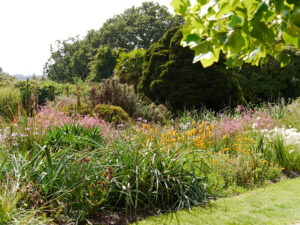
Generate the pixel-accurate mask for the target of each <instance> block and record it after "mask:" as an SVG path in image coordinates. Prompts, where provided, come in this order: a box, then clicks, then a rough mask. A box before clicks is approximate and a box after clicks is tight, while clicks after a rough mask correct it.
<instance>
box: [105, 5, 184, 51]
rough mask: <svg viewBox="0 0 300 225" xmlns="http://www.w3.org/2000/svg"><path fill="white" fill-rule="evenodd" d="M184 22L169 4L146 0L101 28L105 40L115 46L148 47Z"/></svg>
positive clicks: (109, 44)
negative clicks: (169, 7)
mask: <svg viewBox="0 0 300 225" xmlns="http://www.w3.org/2000/svg"><path fill="white" fill-rule="evenodd" d="M182 22H183V20H182V19H181V18H180V17H177V16H176V17H174V16H173V15H172V14H170V13H169V12H168V10H167V8H166V7H165V6H160V5H159V4H158V3H153V2H144V3H143V4H142V6H140V7H132V8H130V9H127V10H125V11H124V12H123V13H122V14H119V15H116V16H115V17H113V18H111V19H109V20H107V21H106V22H105V23H104V24H103V26H102V28H101V29H100V34H101V43H102V44H103V45H107V46H110V47H112V48H125V49H127V50H133V49H135V48H144V49H148V48H149V46H150V45H151V44H153V43H155V42H157V41H158V39H159V38H160V37H161V36H162V35H163V34H164V33H165V32H166V31H167V30H168V29H169V28H171V27H174V26H178V25H180V24H181V23H182Z"/></svg>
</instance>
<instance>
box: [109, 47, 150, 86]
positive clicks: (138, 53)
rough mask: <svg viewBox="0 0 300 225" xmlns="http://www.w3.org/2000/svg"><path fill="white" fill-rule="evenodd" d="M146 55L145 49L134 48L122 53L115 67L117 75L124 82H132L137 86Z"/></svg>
mask: <svg viewBox="0 0 300 225" xmlns="http://www.w3.org/2000/svg"><path fill="white" fill-rule="evenodd" d="M144 55H145V50H144V49H134V50H132V51H131V52H128V53H126V52H122V53H121V54H120V56H119V58H118V59H117V65H116V67H115V75H117V76H118V77H119V78H120V81H121V82H122V83H127V84H132V85H134V87H135V88H136V86H137V84H138V82H139V80H140V78H141V76H142V69H143V62H144Z"/></svg>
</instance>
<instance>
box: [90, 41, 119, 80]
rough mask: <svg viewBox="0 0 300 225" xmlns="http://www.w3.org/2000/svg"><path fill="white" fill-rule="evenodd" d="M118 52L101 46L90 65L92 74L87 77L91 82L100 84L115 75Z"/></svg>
mask: <svg viewBox="0 0 300 225" xmlns="http://www.w3.org/2000/svg"><path fill="white" fill-rule="evenodd" d="M117 57H118V51H117V50H114V49H111V48H109V47H107V46H105V47H104V46H100V47H99V49H98V50H97V54H96V55H95V56H94V57H93V59H92V61H91V62H90V63H89V67H90V68H91V69H90V70H91V74H90V75H89V76H88V77H87V80H88V81H90V82H99V81H101V80H102V79H105V78H109V77H111V76H112V75H113V71H114V68H115V65H116V63H117Z"/></svg>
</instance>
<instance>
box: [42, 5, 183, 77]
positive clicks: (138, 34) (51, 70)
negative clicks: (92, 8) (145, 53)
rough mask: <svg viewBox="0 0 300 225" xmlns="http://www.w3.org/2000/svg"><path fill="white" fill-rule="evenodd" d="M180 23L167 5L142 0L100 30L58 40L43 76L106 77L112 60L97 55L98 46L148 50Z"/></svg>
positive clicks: (113, 62)
mask: <svg viewBox="0 0 300 225" xmlns="http://www.w3.org/2000/svg"><path fill="white" fill-rule="evenodd" d="M183 22H184V20H183V19H182V17H180V16H173V15H172V14H170V13H169V12H168V10H167V8H166V7H164V6H160V5H159V4H157V3H152V2H144V3H143V4H142V6H140V7H132V8H129V9H127V10H125V11H124V12H123V13H121V14H119V15H116V16H114V17H113V18H111V19H108V20H107V21H106V22H105V23H104V24H103V26H102V27H101V28H100V29H99V30H97V31H95V30H91V31H89V32H88V34H87V35H86V36H85V37H84V38H83V39H79V38H70V39H68V40H64V41H57V43H56V44H57V46H56V47H55V48H52V47H51V57H50V58H49V60H48V61H47V62H46V64H45V66H44V75H46V76H48V77H49V78H50V79H51V80H55V81H59V82H72V81H73V80H77V79H78V78H79V79H81V80H85V79H86V78H87V77H88V76H89V78H91V76H92V77H93V79H92V80H97V81H98V80H100V79H101V78H105V77H109V76H111V75H112V71H113V68H111V67H112V64H114V65H115V59H112V58H111V59H112V61H111V63H109V62H108V61H107V60H106V59H103V57H102V56H100V57H99V51H100V52H101V51H102V50H103V49H98V48H99V46H100V45H102V46H107V47H109V48H110V51H115V50H114V49H120V48H121V49H125V50H126V51H131V50H133V49H136V48H144V49H147V48H149V46H150V45H151V44H153V43H155V42H157V41H158V39H159V38H160V37H161V36H163V34H164V33H165V32H166V31H167V30H168V29H169V28H171V27H174V26H178V25H180V24H182V23H183ZM101 60H104V61H105V60H106V62H103V61H101ZM105 65H107V66H108V67H105ZM99 69H101V70H103V71H101V72H100V71H99ZM97 71H98V72H97ZM94 78H95V79H94Z"/></svg>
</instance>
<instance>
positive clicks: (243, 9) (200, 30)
mask: <svg viewBox="0 0 300 225" xmlns="http://www.w3.org/2000/svg"><path fill="white" fill-rule="evenodd" d="M171 5H172V6H173V8H174V10H175V12H176V13H177V14H179V15H181V16H183V17H184V19H185V20H186V23H185V25H184V27H183V30H182V33H183V38H182V44H183V46H189V47H190V48H191V49H192V50H194V51H195V58H194V62H197V61H200V62H201V63H202V65H203V67H208V66H211V65H212V64H213V63H215V62H218V61H219V57H220V53H221V51H222V52H223V53H224V54H226V58H227V61H226V65H227V66H228V67H240V66H241V65H242V64H243V63H244V62H247V63H251V64H252V65H256V66H258V65H262V64H264V63H266V62H268V58H267V55H271V56H272V57H274V58H275V60H277V61H278V62H280V63H281V66H282V67H283V66H285V65H287V64H288V63H289V62H290V58H289V57H288V55H286V54H285V53H284V52H282V50H283V49H284V45H291V44H292V45H294V46H295V47H296V48H300V38H299V37H300V24H299V21H300V19H299V18H300V3H299V1H298V0H271V1H258V0H242V1H230V2H228V1H227V0H217V1H209V0H200V1H197V3H195V4H193V5H191V3H190V0H173V1H172V3H171Z"/></svg>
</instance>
